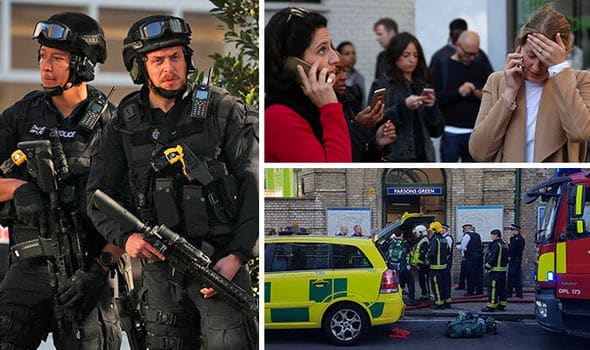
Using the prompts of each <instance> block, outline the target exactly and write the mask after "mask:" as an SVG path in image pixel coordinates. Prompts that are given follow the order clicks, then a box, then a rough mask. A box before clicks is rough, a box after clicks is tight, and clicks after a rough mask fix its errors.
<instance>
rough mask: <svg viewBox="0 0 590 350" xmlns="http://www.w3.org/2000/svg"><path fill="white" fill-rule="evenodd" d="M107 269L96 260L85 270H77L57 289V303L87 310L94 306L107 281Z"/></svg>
mask: <svg viewBox="0 0 590 350" xmlns="http://www.w3.org/2000/svg"><path fill="white" fill-rule="evenodd" d="M107 275H108V271H105V270H103V269H102V267H100V266H99V265H98V263H97V262H94V263H92V264H90V267H89V268H88V269H87V270H86V271H85V270H78V271H76V273H74V275H73V276H72V277H70V279H69V280H68V281H67V282H66V283H65V284H64V285H62V286H60V288H59V290H58V291H57V293H58V297H59V303H60V304H61V305H63V306H65V307H67V308H70V309H75V308H82V309H83V310H85V311H88V310H90V309H92V308H94V307H95V306H96V304H97V303H98V299H99V298H100V295H101V294H102V292H103V289H104V286H105V284H106V283H107Z"/></svg>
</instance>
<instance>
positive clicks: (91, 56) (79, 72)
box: [0, 13, 122, 349]
mask: <svg viewBox="0 0 590 350" xmlns="http://www.w3.org/2000/svg"><path fill="white" fill-rule="evenodd" d="M33 39H36V40H37V41H38V42H39V44H40V48H39V52H38V60H39V70H40V73H41V86H42V88H43V91H34V92H31V93H29V94H28V95H26V96H25V97H24V98H23V99H22V100H20V101H18V102H17V103H16V104H14V105H13V106H12V107H10V108H8V109H7V110H6V111H4V113H3V114H2V116H1V117H0V158H1V159H2V160H5V159H8V157H10V155H11V154H12V152H13V151H15V150H16V149H17V143H19V142H21V141H34V140H49V141H50V142H51V149H52V153H53V163H54V164H55V168H56V170H57V173H58V183H57V189H58V203H59V207H60V209H61V211H62V212H63V213H64V215H63V216H62V217H61V218H60V219H59V220H61V227H62V228H69V229H64V230H63V232H61V231H60V232H56V231H55V230H53V229H51V227H57V226H55V225H53V223H55V222H56V221H57V220H58V219H57V218H56V217H55V216H54V214H53V213H55V212H54V211H48V209H47V208H48V205H49V203H50V198H49V196H48V194H47V193H46V192H44V191H43V190H42V189H41V188H40V187H38V186H37V179H36V178H35V175H34V174H33V172H30V171H27V169H25V168H28V165H30V164H27V166H25V165H23V166H20V167H15V166H14V165H13V167H12V169H11V168H10V167H7V168H4V169H3V171H2V172H0V174H2V175H0V176H1V177H0V201H2V202H3V203H2V204H0V206H2V208H3V214H4V215H2V220H1V221H2V224H3V225H8V226H9V227H10V239H11V242H10V245H11V247H10V261H11V266H10V270H9V271H8V272H7V274H6V277H5V279H4V281H3V283H2V286H1V288H0V295H1V297H0V349H37V347H38V346H39V344H40V343H41V341H42V340H45V339H46V337H47V335H48V333H49V332H52V333H53V340H54V344H55V345H56V347H57V348H58V349H119V348H120V345H121V329H120V327H119V323H118V314H117V312H116V309H115V308H114V307H113V288H112V284H111V280H110V278H109V277H108V276H109V273H108V271H109V269H112V268H113V266H114V265H113V263H114V261H115V260H116V259H117V258H118V257H119V256H120V255H121V253H122V250H121V249H119V248H117V247H116V246H114V245H112V244H108V243H107V242H106V240H105V239H104V238H103V237H102V236H101V235H100V234H99V233H98V232H97V231H96V229H95V228H94V226H93V225H92V222H91V221H90V219H89V218H88V217H87V216H86V212H85V209H84V208H85V202H86V200H85V187H86V179H87V175H88V170H89V167H90V157H91V155H92V153H94V151H95V148H96V146H97V143H98V140H99V137H100V134H101V130H102V128H103V126H104V125H105V124H106V121H107V119H108V118H110V110H111V109H112V108H111V106H107V101H106V97H105V96H104V94H102V93H101V92H100V91H98V90H96V89H95V88H93V87H92V86H90V85H87V84H86V82H87V81H91V80H93V79H94V67H95V65H96V64H97V63H104V61H105V60H106V58H107V52H106V43H105V39H104V34H103V31H102V28H101V27H100V25H99V24H98V23H97V22H96V21H95V20H94V19H92V18H90V17H88V16H87V15H85V14H81V13H60V14H56V15H54V16H52V17H50V18H49V19H48V20H46V21H41V22H38V23H37V24H36V25H35V28H34V31H33ZM97 105H99V106H106V110H105V111H104V113H102V115H101V116H100V117H97V118H90V119H89V117H88V116H89V114H88V113H87V111H88V110H89V108H91V106H97ZM94 116H96V115H94ZM28 161H33V159H29V160H28ZM7 164H9V163H7ZM39 177H40V176H39ZM52 193H53V194H55V192H53V190H52ZM54 198H55V197H54ZM52 203H55V201H52ZM58 235H60V236H58ZM76 237H77V238H76ZM59 238H61V239H62V242H64V241H65V240H71V241H75V240H76V241H77V242H80V244H79V246H78V245H72V247H74V248H72V250H71V251H69V252H68V251H65V246H63V245H58V244H57V241H58V240H59ZM60 247H61V248H60ZM73 255H76V256H77V257H78V258H79V260H78V264H76V265H74V264H73V263H70V264H68V263H66V262H67V261H74V260H75V259H76V257H74V256H73ZM82 257H83V258H82ZM82 260H84V261H82ZM60 264H61V266H64V267H65V268H62V269H59V268H57V266H59V265H60ZM50 269H54V270H52V271H54V273H52V272H51V271H50ZM67 269H70V271H69V273H66V272H67V271H68V270H67ZM60 271H61V272H60ZM57 274H60V275H59V276H60V278H59V279H58V278H57ZM68 315H69V316H68Z"/></svg>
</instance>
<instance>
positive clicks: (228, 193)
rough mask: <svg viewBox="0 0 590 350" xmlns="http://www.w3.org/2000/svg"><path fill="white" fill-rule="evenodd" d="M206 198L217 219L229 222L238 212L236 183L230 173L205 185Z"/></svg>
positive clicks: (225, 222)
mask: <svg viewBox="0 0 590 350" xmlns="http://www.w3.org/2000/svg"><path fill="white" fill-rule="evenodd" d="M207 200H208V201H209V204H211V208H212V209H213V212H214V213H215V216H216V217H217V219H218V220H219V221H220V222H221V223H224V224H229V223H231V222H232V221H233V219H234V218H235V217H236V215H237V214H238V184H237V182H236V179H235V178H234V177H233V176H232V175H225V176H223V177H221V178H219V179H216V180H215V181H213V182H211V183H210V184H209V185H208V186H207Z"/></svg>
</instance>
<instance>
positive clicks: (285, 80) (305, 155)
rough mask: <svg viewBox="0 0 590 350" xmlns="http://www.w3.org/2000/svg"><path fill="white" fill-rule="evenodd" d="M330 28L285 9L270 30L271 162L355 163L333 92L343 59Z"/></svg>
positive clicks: (315, 17) (267, 121) (267, 152)
mask: <svg viewBox="0 0 590 350" xmlns="http://www.w3.org/2000/svg"><path fill="white" fill-rule="evenodd" d="M327 23H328V21H327V19H326V18H325V17H324V16H322V15H321V14H319V13H315V12H311V11H308V10H305V9H302V8H285V9H283V10H281V11H279V12H277V13H276V14H275V15H274V16H273V17H272V18H271V19H270V21H269V23H268V24H267V26H266V28H265V72H266V73H265V94H266V96H265V112H264V132H265V133H264V137H265V149H264V158H265V161H266V162H351V161H352V154H351V145H350V136H349V134H348V127H347V122H346V119H345V117H344V113H343V110H342V105H341V104H340V103H338V100H337V98H336V93H335V92H334V89H333V84H334V81H335V74H334V72H335V71H336V63H338V62H339V58H338V55H337V53H336V51H335V50H334V49H333V48H332V40H331V37H330V33H329V32H328V29H327ZM288 57H296V58H298V59H301V60H303V61H294V60H293V59H289V60H288V59H287V58H288ZM306 63H307V64H306ZM308 64H309V65H310V66H311V67H309V65H308ZM304 66H307V67H304ZM304 68H306V69H307V68H309V70H306V69H304Z"/></svg>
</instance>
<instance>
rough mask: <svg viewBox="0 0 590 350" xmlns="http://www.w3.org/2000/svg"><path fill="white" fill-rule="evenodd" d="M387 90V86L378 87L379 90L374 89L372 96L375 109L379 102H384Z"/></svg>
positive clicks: (372, 104) (372, 105)
mask: <svg viewBox="0 0 590 350" xmlns="http://www.w3.org/2000/svg"><path fill="white" fill-rule="evenodd" d="M386 91H387V89H386V88H381V89H377V90H375V91H373V97H372V98H371V109H373V107H375V105H376V104H377V102H383V99H384V98H385V92H386Z"/></svg>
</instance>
